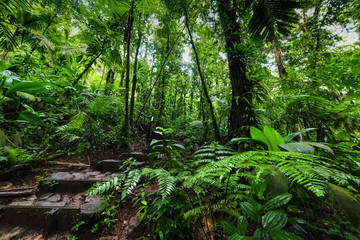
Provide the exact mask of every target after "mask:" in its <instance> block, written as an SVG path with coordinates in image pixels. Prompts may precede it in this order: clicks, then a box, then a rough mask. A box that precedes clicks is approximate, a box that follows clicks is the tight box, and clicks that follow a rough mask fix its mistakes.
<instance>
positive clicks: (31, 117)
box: [19, 112, 45, 126]
mask: <svg viewBox="0 0 360 240" xmlns="http://www.w3.org/2000/svg"><path fill="white" fill-rule="evenodd" d="M19 115H20V116H21V117H22V118H24V119H25V120H26V121H28V122H31V123H34V124H37V125H41V126H45V123H44V122H43V121H42V120H41V118H40V117H39V116H38V115H37V114H35V113H31V112H20V113H19Z"/></svg>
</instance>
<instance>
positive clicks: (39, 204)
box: [35, 201, 66, 208]
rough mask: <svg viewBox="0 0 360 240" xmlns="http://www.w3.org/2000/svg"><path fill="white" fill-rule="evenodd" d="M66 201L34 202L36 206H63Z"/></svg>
mask: <svg viewBox="0 0 360 240" xmlns="http://www.w3.org/2000/svg"><path fill="white" fill-rule="evenodd" d="M65 205H66V202H48V201H39V202H35V206H37V207H57V208H58V207H64V206H65Z"/></svg>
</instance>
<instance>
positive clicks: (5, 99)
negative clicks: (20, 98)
mask: <svg viewBox="0 0 360 240" xmlns="http://www.w3.org/2000/svg"><path fill="white" fill-rule="evenodd" d="M13 100H14V99H12V98H8V97H4V98H2V99H0V104H1V103H6V102H9V101H13Z"/></svg>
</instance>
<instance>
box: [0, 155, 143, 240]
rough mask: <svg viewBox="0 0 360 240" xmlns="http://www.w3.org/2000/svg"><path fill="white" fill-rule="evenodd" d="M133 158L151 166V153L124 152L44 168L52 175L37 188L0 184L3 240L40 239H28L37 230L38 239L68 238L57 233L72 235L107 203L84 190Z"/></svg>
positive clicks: (139, 163) (0, 219)
mask: <svg viewBox="0 0 360 240" xmlns="http://www.w3.org/2000/svg"><path fill="white" fill-rule="evenodd" d="M130 157H132V158H134V159H136V162H135V164H136V165H137V166H139V167H141V166H144V165H147V164H148V153H142V152H137V153H125V154H122V155H121V156H120V157H119V159H107V160H102V161H92V162H91V165H85V164H78V165H77V166H75V169H74V165H73V164H66V163H60V162H57V163H53V164H52V165H51V168H49V169H51V170H46V169H45V171H52V172H50V173H49V174H48V175H47V176H46V177H43V178H41V179H40V180H39V181H38V184H37V185H35V186H30V185H29V186H26V185H25V186H24V185H23V186H19V185H15V184H11V183H10V184H9V182H5V181H2V182H0V240H10V239H37V238H36V237H38V236H40V235H37V236H33V238H26V237H27V236H28V235H29V234H30V233H31V231H33V230H36V229H37V230H40V231H41V237H39V238H38V239H66V238H64V236H65V235H62V236H60V237H59V238H56V236H55V235H54V233H58V232H59V231H60V232H61V231H62V232H67V234H69V233H70V232H71V228H72V227H73V226H74V225H76V223H77V222H79V221H85V222H88V221H90V219H92V218H94V217H95V218H96V216H97V213H100V212H102V211H103V210H104V207H105V203H104V201H103V200H102V199H101V198H99V197H96V196H89V195H88V194H87V193H85V191H86V190H87V189H89V188H90V187H91V186H92V185H93V184H94V183H97V182H101V181H103V180H105V179H106V178H108V177H110V176H111V174H112V173H116V172H118V171H119V165H121V164H123V163H124V162H125V160H126V159H128V158H130ZM6 184H8V185H6ZM29 236H30V235H29ZM54 236H55V238H54ZM69 236H71V234H70V235H69ZM69 239H71V238H69Z"/></svg>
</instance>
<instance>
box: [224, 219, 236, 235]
mask: <svg viewBox="0 0 360 240" xmlns="http://www.w3.org/2000/svg"><path fill="white" fill-rule="evenodd" d="M220 225H221V227H222V228H224V231H225V232H226V233H227V234H229V235H234V234H235V233H238V229H237V228H236V227H235V226H234V224H233V223H232V222H230V221H228V220H221V221H220Z"/></svg>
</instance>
